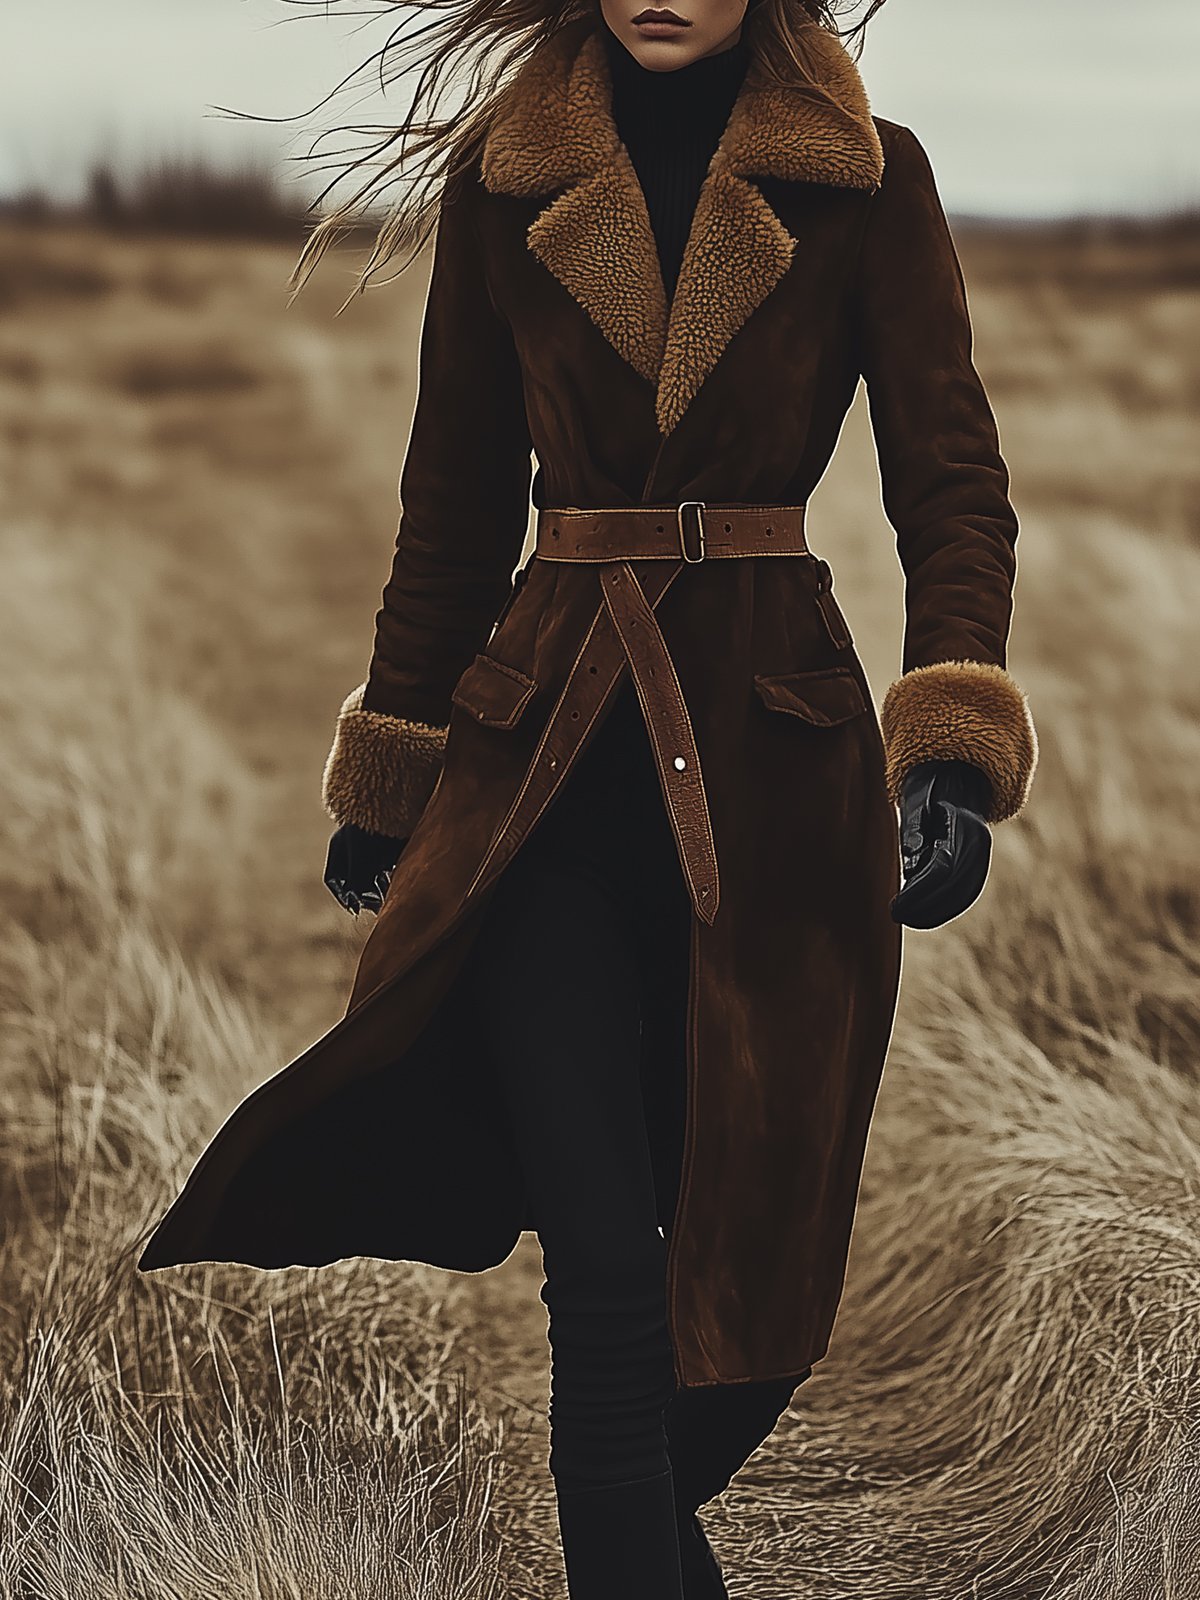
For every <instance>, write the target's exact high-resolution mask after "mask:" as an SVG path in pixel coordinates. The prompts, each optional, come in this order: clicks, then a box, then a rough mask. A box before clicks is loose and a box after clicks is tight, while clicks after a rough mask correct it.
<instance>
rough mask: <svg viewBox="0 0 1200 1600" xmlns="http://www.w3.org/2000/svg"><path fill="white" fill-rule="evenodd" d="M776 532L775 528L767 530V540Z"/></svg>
mask: <svg viewBox="0 0 1200 1600" xmlns="http://www.w3.org/2000/svg"><path fill="white" fill-rule="evenodd" d="M774 532H775V529H774V528H768V529H767V538H768V539H769V538H770V537H771V535H772V534H773V533H774Z"/></svg>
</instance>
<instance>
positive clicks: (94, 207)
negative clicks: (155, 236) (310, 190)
mask: <svg viewBox="0 0 1200 1600" xmlns="http://www.w3.org/2000/svg"><path fill="white" fill-rule="evenodd" d="M87 210H88V214H89V217H90V219H91V220H93V221H95V222H98V223H100V224H101V225H102V226H104V227H108V228H121V229H132V230H137V231H145V230H150V231H154V232H162V233H201V234H209V235H214V236H217V235H224V236H227V237H239V238H264V237H289V236H293V235H298V234H299V233H300V232H301V230H302V229H303V228H304V227H305V225H306V219H305V216H304V212H303V207H302V206H301V205H300V204H298V203H296V202H294V201H293V200H292V199H291V197H290V196H288V195H287V194H285V193H284V191H283V189H282V187H281V185H280V182H279V178H278V176H277V174H276V173H275V171H274V169H273V168H272V167H271V166H270V165H269V164H268V163H266V162H261V161H254V160H247V161H244V162H242V163H241V164H240V165H238V166H235V167H225V168H222V167H217V166H214V165H212V164H211V163H210V162H208V161H206V160H205V159H203V158H202V157H194V158H192V159H190V160H180V159H176V158H162V159H159V160H155V161H152V162H148V163H146V164H145V165H143V166H142V167H140V168H138V169H135V170H132V171H129V172H126V173H118V172H117V171H116V170H114V168H113V167H112V166H111V165H110V164H109V163H107V162H100V163H97V164H96V165H94V166H93V167H92V170H91V173H90V175H89V179H88V205H87Z"/></svg>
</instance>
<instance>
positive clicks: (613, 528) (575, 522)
mask: <svg viewBox="0 0 1200 1600" xmlns="http://www.w3.org/2000/svg"><path fill="white" fill-rule="evenodd" d="M804 511H805V508H804V507H803V506H760V505H729V504H721V503H720V502H717V501H712V500H681V501H680V503H679V504H678V505H677V506H628V507H613V508H612V509H609V508H608V507H600V508H592V509H591V510H581V509H580V508H579V507H577V506H567V507H565V508H562V509H559V510H547V509H546V508H544V507H539V508H538V515H537V546H536V549H537V554H538V555H539V556H541V557H542V559H543V560H545V561H590V562H597V561H668V560H675V561H687V562H690V563H693V564H694V563H698V562H700V561H719V560H722V559H723V558H727V557H729V556H805V555H811V554H812V552H811V551H810V550H809V548H808V545H807V543H806V541H805V538H804Z"/></svg>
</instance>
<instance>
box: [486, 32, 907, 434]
mask: <svg viewBox="0 0 1200 1600" xmlns="http://www.w3.org/2000/svg"><path fill="white" fill-rule="evenodd" d="M599 26H600V24H599V23H598V22H597V21H596V20H595V19H594V18H593V17H591V16H589V17H587V18H586V19H584V21H583V23H582V25H581V24H580V23H572V24H570V25H568V26H567V27H564V28H563V29H561V30H560V31H559V32H558V33H557V34H555V35H554V36H553V38H551V39H550V40H549V41H548V42H547V43H546V44H545V45H544V46H542V48H541V49H540V50H538V51H537V52H535V54H534V55H533V56H531V57H530V58H529V59H528V60H527V61H526V62H525V63H524V64H523V66H522V67H521V68H520V69H519V71H518V72H517V74H516V75H515V77H514V78H513V80H512V82H511V83H510V84H509V85H508V87H507V89H506V91H505V93H504V95H503V96H502V98H501V101H500V103H499V104H498V106H497V109H496V112H495V114H494V115H493V118H492V120H491V123H490V125H489V128H488V132H487V136H486V139H485V141H484V145H483V150H482V173H483V180H484V184H485V186H486V187H487V188H488V189H489V190H490V191H491V192H493V193H496V194H511V195H522V196H533V195H540V194H548V193H550V192H552V191H554V190H561V191H562V192H561V193H559V194H558V195H557V196H556V198H555V199H553V200H552V201H551V202H550V204H549V205H548V206H546V207H545V208H544V209H543V210H542V211H541V212H539V214H538V215H537V216H536V217H535V218H534V220H533V221H532V223H531V224H530V225H529V229H528V232H527V234H526V242H527V243H528V245H529V248H530V249H531V250H532V251H533V252H534V254H535V255H536V256H537V257H538V258H539V260H541V261H542V263H543V264H544V265H545V266H546V267H547V268H548V270H549V271H550V272H552V273H553V274H554V276H555V277H556V278H558V280H559V281H560V282H561V283H562V284H563V286H564V287H565V288H566V289H567V290H568V291H569V292H570V293H571V294H572V295H573V296H574V297H575V299H576V300H577V301H578V302H579V304H580V305H581V306H582V307H583V308H584V310H585V311H586V312H587V313H588V315H589V316H590V317H591V318H592V320H593V322H595V323H596V325H597V327H598V328H599V329H600V331H601V332H602V333H603V334H604V336H605V337H606V338H607V339H608V341H609V342H610V343H611V344H612V345H613V347H614V348H615V349H616V350H617V351H618V352H619V354H620V355H622V356H623V357H624V359H625V360H627V361H629V362H630V363H631V365H632V366H633V367H634V368H635V369H636V370H637V371H638V372H639V373H641V375H642V376H643V377H645V378H646V379H648V380H649V381H650V382H652V383H654V384H655V386H656V407H655V409H656V415H657V418H658V425H659V429H660V431H661V432H662V433H664V434H666V433H669V432H670V431H671V429H672V428H673V427H674V426H675V425H676V423H677V422H678V421H679V419H680V417H681V416H682V415H683V413H684V411H685V410H686V409H687V406H688V405H689V404H690V402H691V400H692V399H693V398H694V396H695V394H696V392H697V390H698V389H699V387H700V384H701V383H702V382H703V381H704V379H705V377H706V376H707V374H708V373H709V372H710V371H711V370H712V368H713V366H715V364H716V362H717V360H718V358H719V356H720V354H721V352H722V350H723V349H724V348H725V346H726V345H727V344H728V342H729V340H730V339H731V338H732V337H733V335H734V334H735V333H736V332H737V330H738V329H739V328H740V327H741V326H742V324H743V323H744V322H745V321H746V319H747V317H749V316H750V314H751V312H753V311H754V310H755V309H756V307H757V306H758V305H759V304H760V303H761V302H762V300H763V299H764V298H765V297H766V295H767V294H768V293H769V292H770V290H771V289H772V288H773V287H774V286H775V284H776V283H778V281H779V279H780V278H781V277H782V276H783V274H784V273H785V272H786V271H787V268H788V266H789V265H790V263H791V259H792V253H793V251H794V249H795V245H796V241H795V240H794V239H793V238H792V236H791V234H790V233H788V231H787V229H786V228H785V227H784V225H783V223H782V222H781V221H780V219H779V217H778V216H777V215H776V214H775V212H774V211H773V210H772V208H771V206H770V205H769V204H768V203H767V201H766V199H765V198H764V197H763V195H762V193H761V192H760V190H759V189H758V188H757V187H756V186H755V185H754V184H753V183H751V182H749V181H748V179H749V178H751V177H752V176H768V177H775V178H782V179H787V180H790V181H794V182H802V183H826V184H835V185H840V186H843V187H847V188H854V189H865V190H874V189H876V188H877V187H878V185H879V182H880V179H881V177H882V174H883V150H882V146H881V144H880V141H879V135H878V132H877V130H876V127H875V124H874V122H873V120H872V118H871V113H870V108H869V105H868V102H867V96H866V92H865V90H864V88H863V84H862V80H861V78H860V76H859V73H858V69H857V68H856V67H855V65H854V62H853V61H852V59H851V57H850V55H849V53H848V52H847V51H846V49H845V47H844V46H843V45H842V44H841V42H840V41H839V40H838V39H836V38H835V37H834V35H832V34H831V33H829V32H827V31H826V30H825V29H823V28H819V27H817V26H816V25H812V26H811V27H809V28H806V29H805V30H804V34H803V41H802V42H803V44H804V46H805V47H806V50H807V55H808V57H809V59H810V60H811V62H812V64H813V67H812V82H811V83H808V84H800V83H798V84H796V85H794V86H792V85H779V84H775V83H772V82H770V81H769V80H768V79H767V78H766V76H765V73H764V72H763V71H762V69H761V64H760V62H759V61H758V59H757V58H755V57H753V56H752V59H751V62H750V65H749V67H748V69H747V73H746V78H745V80H744V82H743V85H742V88H741V91H740V93H739V95H738V98H737V100H736V102H735V104H734V107H733V111H732V113H731V115H730V118H729V121H728V123H727V124H726V127H725V131H724V133H723V134H722V137H721V140H720V143H719V144H718V146H717V149H716V151H715V152H714V154H713V157H712V161H711V162H710V164H709V168H708V172H707V175H706V177H705V180H704V184H703V186H702V188H701V191H700V195H699V198H698V200H697V203H696V211H695V215H694V217H693V220H692V228H691V233H690V235H689V238H688V242H687V246H686V248H685V250H684V255H683V261H682V264H681V266H680V271H679V278H678V281H677V284H676V288H675V293H674V296H673V297H672V299H671V301H670V304H669V305H668V302H667V296H666V291H665V288H664V285H663V280H662V271H661V268H660V266H659V261H658V251H657V247H656V245H655V241H654V234H653V230H652V228H651V225H650V217H649V213H648V212H647V210H646V202H645V196H644V195H643V193H642V190H641V186H640V184H639V183H638V179H637V174H636V173H635V171H634V168H633V163H632V162H631V161H630V159H629V154H628V152H627V151H626V149H625V147H624V145H623V144H622V143H621V141H620V139H619V137H618V135H617V130H616V125H615V123H614V121H613V115H612V82H611V77H610V72H609V65H608V60H607V56H606V52H605V49H604V41H603V39H602V38H601V37H600V34H599V32H598V31H597V30H598V27H599ZM564 186H565V187H564Z"/></svg>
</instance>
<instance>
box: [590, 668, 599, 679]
mask: <svg viewBox="0 0 1200 1600" xmlns="http://www.w3.org/2000/svg"><path fill="white" fill-rule="evenodd" d="M599 670H600V669H599V667H589V668H588V671H589V672H590V673H591V674H592V676H593V678H594V677H595V676H596V674H597V672H599Z"/></svg>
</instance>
